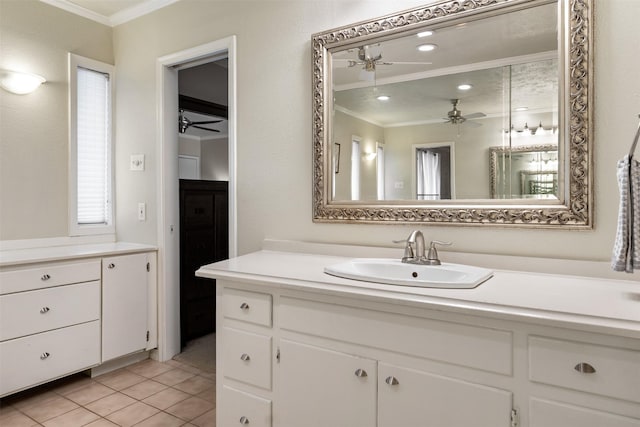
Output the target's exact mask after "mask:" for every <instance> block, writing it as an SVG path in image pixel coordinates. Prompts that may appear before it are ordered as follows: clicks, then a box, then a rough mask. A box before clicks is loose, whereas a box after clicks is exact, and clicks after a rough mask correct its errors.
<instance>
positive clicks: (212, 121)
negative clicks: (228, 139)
mask: <svg viewBox="0 0 640 427" xmlns="http://www.w3.org/2000/svg"><path fill="white" fill-rule="evenodd" d="M221 121H222V120H209V121H205V122H191V124H193V125H206V124H209V123H220V122H221Z"/></svg>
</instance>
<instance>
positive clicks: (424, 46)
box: [416, 43, 438, 52]
mask: <svg viewBox="0 0 640 427" xmlns="http://www.w3.org/2000/svg"><path fill="white" fill-rule="evenodd" d="M437 47H438V46H436V45H435V44H432V43H426V44H421V45H420V46H418V47H417V48H416V49H418V50H419V51H420V52H430V51H432V50H434V49H435V48H437Z"/></svg>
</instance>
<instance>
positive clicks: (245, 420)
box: [240, 416, 249, 425]
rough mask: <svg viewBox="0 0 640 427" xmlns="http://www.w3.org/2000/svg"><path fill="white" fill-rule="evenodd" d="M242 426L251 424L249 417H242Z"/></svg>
mask: <svg viewBox="0 0 640 427" xmlns="http://www.w3.org/2000/svg"><path fill="white" fill-rule="evenodd" d="M240 424H245V425H246V424H249V418H247V417H244V416H243V417H240Z"/></svg>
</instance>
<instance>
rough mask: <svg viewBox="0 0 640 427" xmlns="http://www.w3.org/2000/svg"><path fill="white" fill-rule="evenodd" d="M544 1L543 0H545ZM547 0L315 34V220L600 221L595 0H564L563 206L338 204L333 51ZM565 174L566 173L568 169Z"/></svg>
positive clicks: (448, 10)
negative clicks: (334, 198) (596, 216)
mask: <svg viewBox="0 0 640 427" xmlns="http://www.w3.org/2000/svg"><path fill="white" fill-rule="evenodd" d="M542 1H544V0H542ZM539 2H540V0H447V1H441V2H438V3H433V4H430V5H426V6H424V7H420V8H415V9H411V10H408V11H404V12H400V13H396V14H392V15H388V16H384V17H381V18H377V19H373V20H370V21H365V22H361V23H357V24H353V25H349V26H345V27H341V28H337V29H333V30H330V31H326V32H322V33H318V34H314V35H313V36H312V95H313V123H312V128H313V220H314V222H350V223H353V222H356V223H378V224H379V223H394V224H402V223H423V224H441V225H498V226H535V227H547V228H558V227H562V228H578V229H588V228H592V227H593V210H594V207H593V184H592V180H593V178H592V173H591V171H592V140H591V139H592V135H593V130H592V105H593V93H592V92H593V89H592V88H593V85H592V81H593V67H592V52H593V49H592V43H593V41H592V31H593V28H592V27H593V19H592V4H591V2H592V0H559V2H560V4H561V9H560V10H561V13H562V15H561V16H563V17H564V18H563V19H564V22H565V25H566V28H565V31H564V34H562V36H561V41H559V43H562V44H563V46H560V52H563V55H561V57H560V58H559V59H560V61H561V63H562V62H564V64H565V65H564V70H565V72H564V73H563V76H562V79H564V84H561V88H562V89H561V92H562V93H561V104H560V105H561V106H563V109H562V110H561V111H564V117H562V118H561V119H562V120H563V122H564V129H565V132H566V134H565V138H564V148H563V149H564V153H565V161H564V164H565V168H564V169H562V168H561V171H560V176H561V177H562V176H564V185H561V191H563V196H564V197H563V200H564V202H563V204H559V205H558V204H556V205H544V204H542V205H522V204H517V203H513V204H496V203H494V202H489V203H487V202H486V201H482V202H477V203H476V202H473V201H464V202H458V203H455V201H449V203H447V204H435V203H433V202H431V204H428V205H427V204H422V205H416V204H406V203H394V202H384V203H376V204H370V203H360V202H331V198H330V195H331V188H330V186H331V181H330V174H331V148H330V147H331V141H330V139H331V123H330V117H331V108H332V104H331V101H332V92H331V70H330V65H329V64H330V61H329V54H330V51H331V50H332V49H335V48H337V47H340V46H344V45H349V44H353V43H355V42H362V41H370V40H372V39H377V38H386V37H389V36H392V35H398V34H401V33H403V32H405V31H410V30H415V29H416V28H419V27H421V26H424V25H425V24H435V23H442V22H444V21H446V20H454V19H458V18H464V17H470V16H474V15H477V14H479V13H483V12H487V13H491V14H499V13H501V12H503V11H505V10H512V9H513V8H516V7H526V6H527V5H528V4H535V3H539ZM563 172H564V173H563Z"/></svg>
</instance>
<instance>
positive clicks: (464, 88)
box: [458, 83, 473, 90]
mask: <svg viewBox="0 0 640 427" xmlns="http://www.w3.org/2000/svg"><path fill="white" fill-rule="evenodd" d="M472 87H473V86H472V85H470V84H469V83H464V84H461V85H458V90H469V89H471V88H472Z"/></svg>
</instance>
